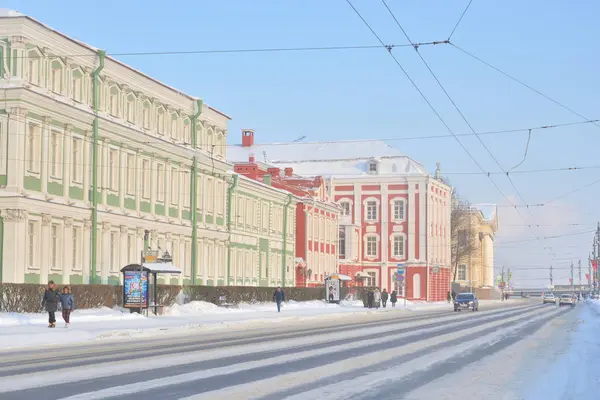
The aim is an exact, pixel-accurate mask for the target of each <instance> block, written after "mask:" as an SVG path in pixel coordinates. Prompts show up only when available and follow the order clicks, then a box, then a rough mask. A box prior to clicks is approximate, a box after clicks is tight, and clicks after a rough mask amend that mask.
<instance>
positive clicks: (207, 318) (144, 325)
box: [0, 300, 451, 349]
mask: <svg viewBox="0 0 600 400" xmlns="http://www.w3.org/2000/svg"><path fill="white" fill-rule="evenodd" d="M450 307H451V306H450V305H449V304H447V303H411V302H407V308H406V309H404V303H403V302H402V301H401V302H400V303H398V304H397V305H396V308H391V307H390V306H389V305H388V307H387V308H379V309H371V310H369V309H366V308H364V307H363V304H362V301H356V300H354V301H343V302H342V303H341V304H340V305H337V304H328V303H326V302H324V301H305V302H295V301H289V302H286V303H285V304H284V306H283V308H282V312H281V313H277V309H276V307H275V304H274V303H262V304H240V305H239V306H238V307H237V308H224V307H218V306H216V305H214V304H212V303H207V302H202V301H194V302H190V303H187V304H185V305H178V304H176V305H174V306H172V307H170V308H168V309H167V310H166V311H165V315H161V316H151V317H145V316H140V315H139V314H131V313H129V310H124V309H119V308H115V309H109V308H102V309H89V310H75V311H74V312H73V314H72V315H71V326H70V327H69V329H68V330H67V329H64V328H63V325H62V321H61V318H60V313H57V320H58V323H57V328H56V329H48V328H46V326H47V324H48V322H47V314H17V313H0V349H1V348H4V349H6V348H15V347H24V346H39V345H46V344H66V343H75V342H82V341H87V340H99V339H104V340H106V339H123V338H125V337H148V336H156V335H165V334H178V333H189V331H190V330H193V329H200V330H213V329H226V328H230V327H232V326H238V325H240V324H243V325H245V326H252V325H258V324H267V323H286V322H293V321H301V320H310V319H318V318H324V317H326V318H332V317H335V318H337V317H345V316H350V315H356V314H365V313H386V312H402V311H420V310H441V309H449V308H450Z"/></svg>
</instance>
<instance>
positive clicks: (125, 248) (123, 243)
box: [119, 225, 133, 276]
mask: <svg viewBox="0 0 600 400" xmlns="http://www.w3.org/2000/svg"><path fill="white" fill-rule="evenodd" d="M119 244H120V245H119V266H121V267H124V266H126V265H128V264H130V263H131V262H133V260H130V259H129V228H127V225H121V226H120V227H119ZM119 276H121V274H119Z"/></svg>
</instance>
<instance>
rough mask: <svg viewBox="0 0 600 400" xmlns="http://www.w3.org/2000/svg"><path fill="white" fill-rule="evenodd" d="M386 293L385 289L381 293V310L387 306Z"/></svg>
mask: <svg viewBox="0 0 600 400" xmlns="http://www.w3.org/2000/svg"><path fill="white" fill-rule="evenodd" d="M388 296H389V294H388V292H387V290H386V289H383V292H382V293H381V305H382V306H383V308H385V305H386V304H387V301H388Z"/></svg>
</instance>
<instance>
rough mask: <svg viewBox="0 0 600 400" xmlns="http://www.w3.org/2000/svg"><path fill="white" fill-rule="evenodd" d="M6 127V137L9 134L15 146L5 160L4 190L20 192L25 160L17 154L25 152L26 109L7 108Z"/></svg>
mask: <svg viewBox="0 0 600 400" xmlns="http://www.w3.org/2000/svg"><path fill="white" fill-rule="evenodd" d="M8 112H9V114H8V129H7V137H8V135H10V139H9V143H8V145H10V141H13V140H14V141H15V144H16V146H15V147H12V146H11V150H13V151H14V153H13V152H12V151H11V152H10V153H8V159H7V160H6V172H7V175H8V176H7V182H6V190H7V191H11V192H17V193H20V192H21V189H23V176H24V175H25V168H26V161H25V160H24V159H23V157H22V156H17V155H18V154H23V155H24V154H25V139H26V135H27V133H26V132H27V130H26V127H27V122H26V121H27V110H25V109H24V108H18V107H15V108H10V109H9V110H8Z"/></svg>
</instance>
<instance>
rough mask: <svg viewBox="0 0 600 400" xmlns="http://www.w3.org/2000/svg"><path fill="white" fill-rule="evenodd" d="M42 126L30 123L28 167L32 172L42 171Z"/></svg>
mask: <svg viewBox="0 0 600 400" xmlns="http://www.w3.org/2000/svg"><path fill="white" fill-rule="evenodd" d="M40 139H41V127H40V126H39V125H35V124H29V132H28V135H27V169H28V170H29V171H30V172H34V173H39V172H40V156H41V155H40V152H41V145H40Z"/></svg>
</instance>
